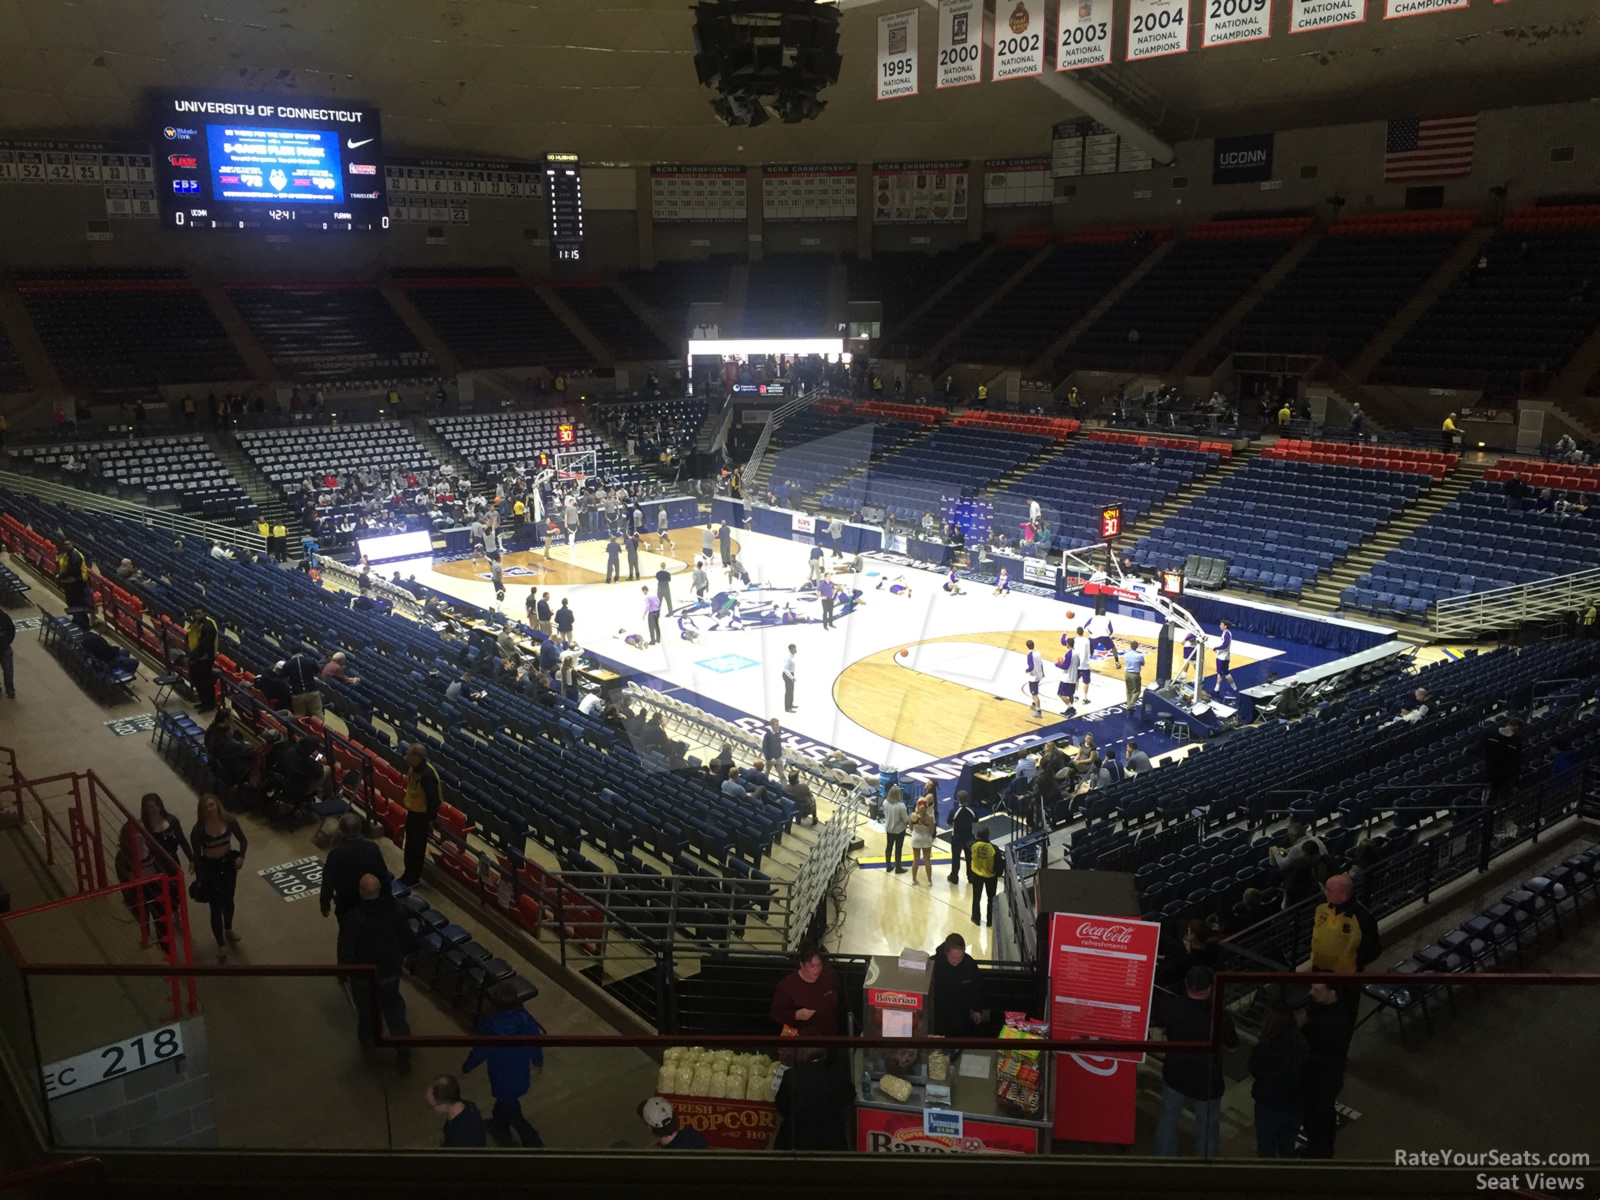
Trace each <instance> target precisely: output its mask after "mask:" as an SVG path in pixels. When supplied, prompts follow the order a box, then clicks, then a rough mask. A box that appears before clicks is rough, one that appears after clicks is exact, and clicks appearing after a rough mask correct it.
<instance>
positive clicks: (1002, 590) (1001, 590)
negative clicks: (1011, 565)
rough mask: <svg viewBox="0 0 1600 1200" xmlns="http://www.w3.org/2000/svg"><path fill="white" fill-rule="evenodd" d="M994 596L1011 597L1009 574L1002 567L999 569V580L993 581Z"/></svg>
mask: <svg viewBox="0 0 1600 1200" xmlns="http://www.w3.org/2000/svg"><path fill="white" fill-rule="evenodd" d="M994 594H995V595H996V596H1009V595H1011V572H1010V571H1007V570H1006V569H1005V568H1004V567H1001V568H1000V578H999V579H997V580H996V581H995V585H994Z"/></svg>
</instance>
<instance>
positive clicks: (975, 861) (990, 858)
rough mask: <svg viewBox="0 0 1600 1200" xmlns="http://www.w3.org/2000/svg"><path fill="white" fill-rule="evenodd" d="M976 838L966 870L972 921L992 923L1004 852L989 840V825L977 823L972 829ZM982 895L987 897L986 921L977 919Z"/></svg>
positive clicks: (1003, 865)
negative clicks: (970, 886) (996, 888)
mask: <svg viewBox="0 0 1600 1200" xmlns="http://www.w3.org/2000/svg"><path fill="white" fill-rule="evenodd" d="M974 836H975V838H976V840H975V841H974V842H973V843H972V857H971V859H970V865H969V866H968V868H967V870H968V872H969V873H970V875H971V877H972V923H973V924H974V925H980V924H988V925H993V924H994V889H995V887H996V886H997V885H998V884H999V882H1000V875H1001V872H1003V871H1004V870H1005V852H1004V851H1002V850H1001V849H1000V847H998V846H996V845H995V844H994V843H993V842H991V841H990V840H989V827H988V826H987V825H979V826H978V828H977V829H976V830H975V831H974ZM984 896H988V897H989V912H988V918H989V919H988V921H987V922H982V921H979V920H978V912H979V903H980V902H981V901H982V899H983V898H984Z"/></svg>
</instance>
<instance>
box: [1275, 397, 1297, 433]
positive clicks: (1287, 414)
mask: <svg viewBox="0 0 1600 1200" xmlns="http://www.w3.org/2000/svg"><path fill="white" fill-rule="evenodd" d="M1292 420H1294V410H1293V409H1291V408H1290V407H1289V402H1288V401H1287V400H1285V401H1284V402H1283V407H1282V408H1280V409H1278V428H1279V429H1288V428H1289V422H1290V421H1292Z"/></svg>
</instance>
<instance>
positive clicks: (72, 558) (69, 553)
mask: <svg viewBox="0 0 1600 1200" xmlns="http://www.w3.org/2000/svg"><path fill="white" fill-rule="evenodd" d="M56 582H57V583H59V584H60V585H61V592H62V595H63V596H64V597H65V599H66V602H67V615H68V616H70V617H71V618H72V623H73V624H74V625H76V626H77V627H78V628H79V629H84V630H87V629H88V628H89V560H88V559H86V558H84V556H83V552H82V551H81V550H79V549H78V548H77V547H75V546H74V545H73V544H72V539H71V538H62V539H61V545H60V553H58V554H57V555H56Z"/></svg>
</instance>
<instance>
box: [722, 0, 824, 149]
mask: <svg viewBox="0 0 1600 1200" xmlns="http://www.w3.org/2000/svg"><path fill="white" fill-rule="evenodd" d="M694 13H695V23H694V41H695V56H694V70H695V77H696V79H697V80H698V81H699V82H700V85H701V86H702V87H711V88H715V89H716V90H717V91H718V92H719V93H721V95H720V96H719V97H718V99H716V100H713V101H712V102H711V111H712V112H713V113H715V114H716V117H717V120H719V121H721V122H722V123H723V124H724V125H740V126H745V125H749V126H753V125H760V124H761V123H762V122H763V121H765V120H766V119H767V118H768V117H769V116H770V117H776V118H778V119H779V120H781V121H783V122H785V123H787V124H794V123H796V122H799V121H809V120H814V119H815V118H816V117H817V116H819V115H820V114H821V112H822V110H823V109H824V108H826V107H827V104H826V102H825V101H823V100H821V99H819V98H818V93H819V92H821V91H822V89H823V88H825V87H827V86H828V85H829V84H832V83H837V82H838V81H839V71H840V69H841V67H842V66H843V62H844V60H843V59H842V58H841V57H840V55H839V10H838V8H837V7H835V6H834V5H832V4H823V3H817V2H816V0H702V2H701V3H699V4H696V5H695V10H694Z"/></svg>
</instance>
